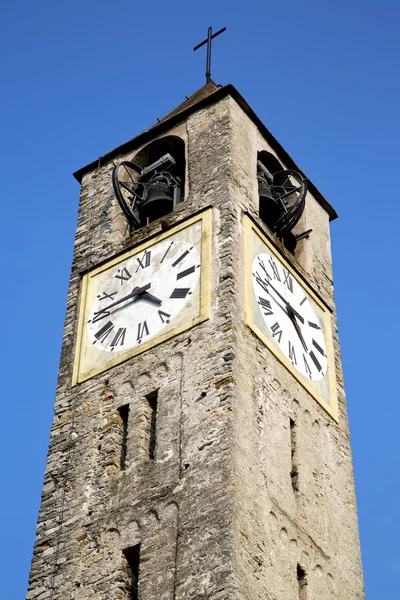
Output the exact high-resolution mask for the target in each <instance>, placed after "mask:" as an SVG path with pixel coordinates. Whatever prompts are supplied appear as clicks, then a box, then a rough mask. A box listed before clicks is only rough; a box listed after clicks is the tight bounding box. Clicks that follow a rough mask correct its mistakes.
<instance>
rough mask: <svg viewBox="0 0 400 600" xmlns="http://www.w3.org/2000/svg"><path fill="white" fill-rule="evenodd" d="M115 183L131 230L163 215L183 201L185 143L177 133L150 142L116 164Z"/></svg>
mask: <svg viewBox="0 0 400 600" xmlns="http://www.w3.org/2000/svg"><path fill="white" fill-rule="evenodd" d="M113 185H114V191H115V194H116V196H117V199H118V202H119V203H120V206H121V208H122V210H123V212H124V214H125V216H126V217H127V219H128V220H129V222H130V224H131V227H132V229H138V228H139V227H143V226H144V225H148V224H149V223H151V222H153V221H155V220H157V219H159V218H161V217H164V216H165V215H167V214H168V213H170V212H172V211H173V210H174V209H175V208H176V206H177V205H178V204H180V203H181V202H183V200H184V189H185V144H184V142H183V140H182V139H181V138H179V137H177V136H172V135H171V136H166V137H164V138H160V139H158V140H154V141H153V142H150V144H148V145H147V146H145V147H144V148H142V150H140V152H138V153H137V154H136V155H135V156H134V158H133V160H132V161H122V162H120V163H119V164H117V165H116V166H115V167H114V171H113Z"/></svg>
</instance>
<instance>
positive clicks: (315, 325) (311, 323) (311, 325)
mask: <svg viewBox="0 0 400 600" xmlns="http://www.w3.org/2000/svg"><path fill="white" fill-rule="evenodd" d="M308 324H309V326H310V327H314V329H321V327H320V326H319V325H317V323H313V322H312V321H308Z"/></svg>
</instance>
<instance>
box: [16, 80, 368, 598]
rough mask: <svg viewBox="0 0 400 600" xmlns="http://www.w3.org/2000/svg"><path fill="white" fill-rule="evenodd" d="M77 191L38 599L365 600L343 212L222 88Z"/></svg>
mask: <svg viewBox="0 0 400 600" xmlns="http://www.w3.org/2000/svg"><path fill="white" fill-rule="evenodd" d="M75 176H76V178H77V179H78V181H79V182H80V183H81V185H82V191H81V200H80V208H79V216H78V227H77V232H76V240H75V253H74V260H73V266H72V275H71V282H70V288H69V294H68V304H67V315H66V322H65V329H64V338H63V347H62V356H61V364H60V371H59V379H58V386H57V395H56V401H55V414H54V420H53V426H52V431H51V441H50V447H49V454H48V460H47V468H46V473H45V482H44V487H43V496H42V505H41V509H40V514H39V521H38V528H37V540H36V544H35V550H34V558H33V562H32V571H31V579H30V587H29V591H28V595H27V598H28V599H30V600H32V599H34V600H44V599H46V600H47V599H50V600H72V599H76V600H78V599H79V600H135V599H136V598H139V599H140V600H150V599H151V600H175V599H176V600H177V599H182V600H183V599H185V600H188V599H204V600H206V599H210V600H223V599H224V600H225V599H226V600H227V599H230V600H233V599H235V600H256V599H260V600H261V599H267V598H268V599H270V600H278V599H279V600H295V599H300V600H313V599H317V598H318V600H331V599H333V598H337V599H338V600H339V599H340V600H356V599H360V600H361V599H363V598H364V592H363V580H362V571H361V559H360V549H359V538H358V527H357V512H356V502H355V491H354V479H353V467H352V459H351V448H350V439H349V428H348V422H347V412H346V401H345V395H344V389H343V377H342V370H341V361H340V352H339V341H338V337H337V327H336V319H335V304H334V297H333V285H332V268H331V254H330V237H329V222H330V221H331V220H332V219H334V218H335V217H336V213H335V211H334V209H333V208H332V207H331V206H330V205H329V204H328V202H327V201H326V200H325V199H324V198H323V196H322V195H321V194H320V192H319V191H318V190H317V189H316V187H315V186H314V185H313V184H312V183H311V182H310V181H309V180H308V185H307V186H306V184H305V182H306V178H305V176H304V175H303V174H302V172H301V171H300V169H299V168H298V167H297V166H296V165H295V163H294V162H293V160H292V159H291V158H290V157H289V155H288V154H287V153H286V152H285V150H284V149H283V148H282V147H281V146H280V144H279V143H278V142H277V141H276V140H275V138H274V137H273V136H272V135H271V133H270V132H269V131H268V130H267V129H266V127H265V126H264V125H263V124H262V123H261V121H260V120H259V119H258V118H257V116H256V115H255V114H254V112H253V111H252V109H251V108H250V107H249V105H248V104H247V103H246V101H245V100H244V99H243V97H242V96H241V95H240V94H239V93H238V92H237V90H236V89H235V88H234V87H233V86H231V85H227V86H225V87H222V88H217V86H215V85H214V84H213V82H212V81H210V82H208V83H207V84H206V85H205V86H204V87H203V88H201V89H200V90H199V91H198V92H196V93H195V94H194V95H193V96H191V97H190V98H189V99H188V100H187V101H185V102H184V103H183V104H182V105H181V106H179V107H178V108H177V109H176V110H174V111H173V112H172V113H170V114H169V115H168V116H167V117H166V118H164V119H163V120H162V121H161V122H160V123H158V124H157V125H156V126H154V127H153V128H151V129H149V130H148V131H145V132H144V133H142V134H140V135H138V136H137V137H135V138H133V139H132V140H130V141H129V142H127V143H125V144H123V145H122V146H120V147H118V148H116V149H115V150H113V151H111V152H110V153H109V154H107V155H105V156H103V157H101V158H99V159H98V160H95V161H94V162H93V163H92V164H90V165H88V166H86V167H84V168H83V169H81V170H80V171H78V172H77V173H76V174H75ZM117 197H118V201H117ZM282 223H283V225H284V226H283V225H282ZM277 224H278V225H277Z"/></svg>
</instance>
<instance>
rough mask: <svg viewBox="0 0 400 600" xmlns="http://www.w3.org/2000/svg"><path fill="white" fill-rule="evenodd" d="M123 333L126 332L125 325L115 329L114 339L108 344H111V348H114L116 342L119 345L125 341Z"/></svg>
mask: <svg viewBox="0 0 400 600" xmlns="http://www.w3.org/2000/svg"><path fill="white" fill-rule="evenodd" d="M125 333H126V327H120V328H119V329H118V331H117V333H116V334H115V336H114V339H113V340H112V342H111V344H110V346H111V350H114V348H115V346H117V345H118V344H119V345H120V346H123V345H124V342H125Z"/></svg>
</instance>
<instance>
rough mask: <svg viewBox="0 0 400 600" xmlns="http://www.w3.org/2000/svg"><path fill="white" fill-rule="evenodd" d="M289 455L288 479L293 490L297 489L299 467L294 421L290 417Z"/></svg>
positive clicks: (296, 490)
mask: <svg viewBox="0 0 400 600" xmlns="http://www.w3.org/2000/svg"><path fill="white" fill-rule="evenodd" d="M290 456H291V469H290V479H291V481H292V488H293V491H294V492H298V491H299V467H298V462H297V435H296V422H295V421H293V419H290Z"/></svg>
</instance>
